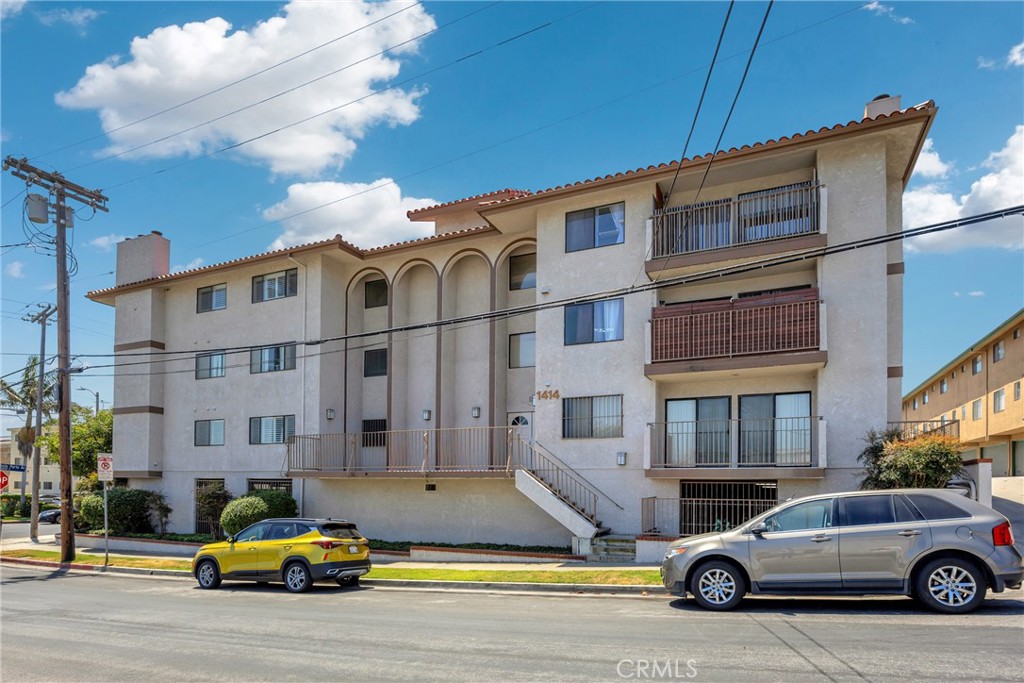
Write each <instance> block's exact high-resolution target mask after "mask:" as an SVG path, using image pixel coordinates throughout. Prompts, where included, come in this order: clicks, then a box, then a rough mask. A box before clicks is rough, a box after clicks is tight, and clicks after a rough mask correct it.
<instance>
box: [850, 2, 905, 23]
mask: <svg viewBox="0 0 1024 683" xmlns="http://www.w3.org/2000/svg"><path fill="white" fill-rule="evenodd" d="M861 9H866V10H868V11H869V12H874V13H875V15H876V16H879V17H889V18H890V19H892V20H893V21H895V22H896V23H897V24H913V23H914V20H913V19H911V18H910V17H901V16H900V15H898V14H896V10H894V9H893V8H892V7H890V6H889V5H883V4H882V3H880V2H878V0H872V2H869V3H868V4H866V5H864V6H863V7H861Z"/></svg>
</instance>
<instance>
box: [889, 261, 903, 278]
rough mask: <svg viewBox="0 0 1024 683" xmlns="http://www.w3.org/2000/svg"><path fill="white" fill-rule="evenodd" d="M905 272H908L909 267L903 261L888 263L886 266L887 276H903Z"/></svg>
mask: <svg viewBox="0 0 1024 683" xmlns="http://www.w3.org/2000/svg"><path fill="white" fill-rule="evenodd" d="M905 272H907V266H906V264H905V263H903V261H900V262H899V263H888V264H886V266H885V274H886V275H903V273H905Z"/></svg>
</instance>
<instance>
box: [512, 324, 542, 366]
mask: <svg viewBox="0 0 1024 683" xmlns="http://www.w3.org/2000/svg"><path fill="white" fill-rule="evenodd" d="M536 364H537V333H536V332H523V333H522V334H510V335H509V336H508V366H509V367H510V368H532V367H533V366H535V365H536Z"/></svg>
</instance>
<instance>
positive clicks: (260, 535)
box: [235, 522, 270, 543]
mask: <svg viewBox="0 0 1024 683" xmlns="http://www.w3.org/2000/svg"><path fill="white" fill-rule="evenodd" d="M269 531H270V523H269V522H260V523H258V524H253V525H252V526H251V527H247V528H245V529H242V530H241V531H239V532H238V535H237V536H235V542H237V543H251V542H252V541H262V540H263V539H265V538H266V537H267V532H269Z"/></svg>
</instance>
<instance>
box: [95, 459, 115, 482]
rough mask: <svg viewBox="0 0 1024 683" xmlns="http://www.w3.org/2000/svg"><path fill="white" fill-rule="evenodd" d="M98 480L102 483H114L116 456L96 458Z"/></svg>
mask: <svg viewBox="0 0 1024 683" xmlns="http://www.w3.org/2000/svg"><path fill="white" fill-rule="evenodd" d="M96 478H97V479H99V480H100V481H114V456H112V455H110V454H109V453H100V454H99V455H97V456H96Z"/></svg>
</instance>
